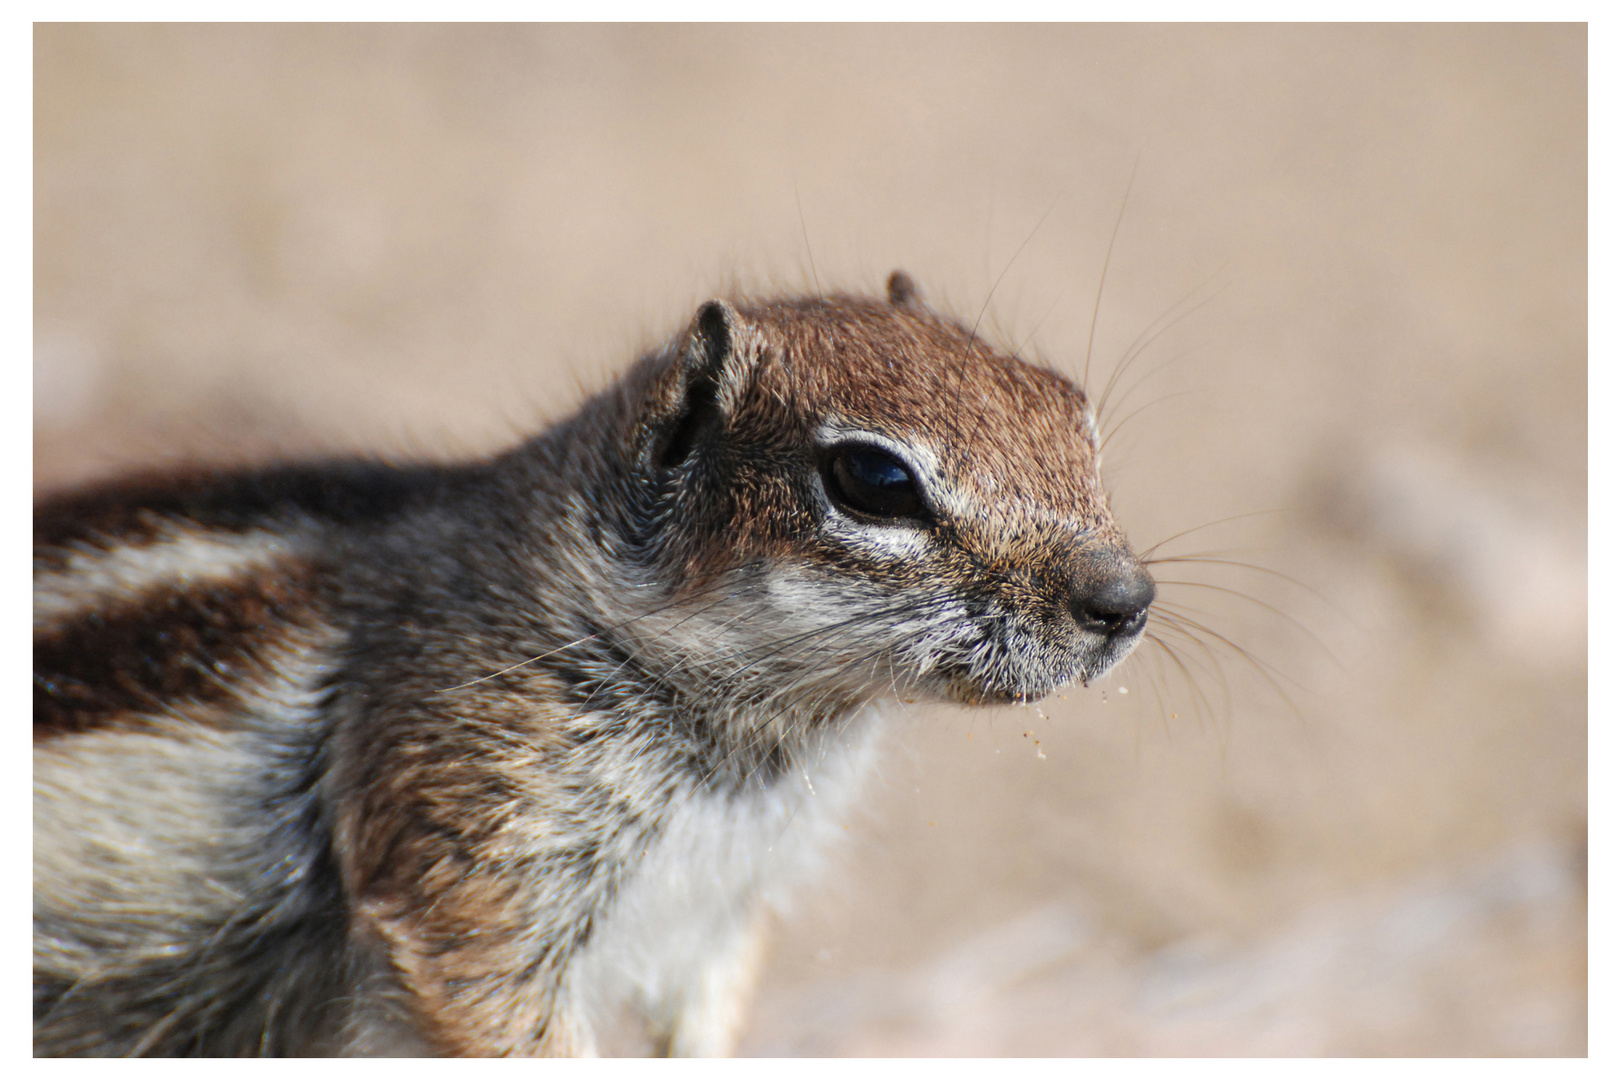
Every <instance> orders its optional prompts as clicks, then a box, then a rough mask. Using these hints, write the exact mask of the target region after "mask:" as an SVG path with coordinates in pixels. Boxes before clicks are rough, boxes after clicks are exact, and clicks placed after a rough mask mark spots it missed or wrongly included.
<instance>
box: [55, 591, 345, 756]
mask: <svg viewBox="0 0 1620 1080" xmlns="http://www.w3.org/2000/svg"><path fill="white" fill-rule="evenodd" d="M319 591H320V578H319V577H318V575H317V573H316V571H315V569H314V568H313V567H311V566H310V565H309V564H308V563H303V562H293V561H288V562H283V563H279V564H275V565H273V566H270V567H267V568H264V569H262V570H258V571H255V572H253V573H252V574H250V575H245V576H243V577H239V578H233V579H230V580H227V581H222V582H216V583H212V584H198V585H193V586H191V587H189V588H173V589H163V590H159V591H156V592H151V593H146V594H144V595H142V596H140V597H137V598H133V599H131V600H130V601H128V602H127V603H124V604H109V605H107V606H105V607H103V608H100V609H97V610H92V611H86V612H85V613H83V614H82V615H80V616H79V617H77V618H75V619H72V620H69V621H66V622H63V623H60V624H57V625H55V626H52V627H51V628H49V629H48V630H44V631H40V632H37V633H36V634H35V636H34V739H35V741H39V740H43V739H52V738H57V737H59V736H63V735H74V734H79V733H82V732H86V731H92V730H95V729H96V728H100V727H103V726H106V725H108V724H109V723H115V722H116V723H140V722H141V720H140V719H139V717H140V714H143V713H145V714H156V715H169V714H173V713H175V712H176V711H180V710H183V709H184V708H185V707H186V706H187V705H228V704H231V703H233V702H235V701H237V700H239V697H238V695H239V691H240V689H241V688H242V686H243V684H244V683H247V682H251V681H255V680H263V679H270V678H274V677H275V674H276V673H275V671H274V669H273V667H272V665H271V664H270V663H269V662H268V658H267V652H268V650H269V649H270V648H271V647H272V646H274V645H277V644H280V643H285V644H289V645H290V644H293V643H294V641H295V638H296V636H297V634H298V631H300V630H307V629H310V628H313V627H314V626H315V625H316V623H317V620H318V619H319V617H320V612H319V599H320V598H319Z"/></svg>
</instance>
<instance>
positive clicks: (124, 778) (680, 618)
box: [34, 272, 1154, 1055]
mask: <svg viewBox="0 0 1620 1080" xmlns="http://www.w3.org/2000/svg"><path fill="white" fill-rule="evenodd" d="M1097 458H1098V436H1097V430H1096V426H1095V421H1094V417H1093V412H1092V409H1091V407H1090V405H1089V403H1088V401H1087V398H1086V396H1085V394H1084V393H1083V392H1082V391H1081V390H1080V389H1079V388H1077V387H1075V386H1074V385H1072V384H1071V383H1070V382H1069V381H1068V380H1066V379H1064V378H1063V377H1062V376H1060V375H1058V374H1056V373H1055V372H1053V371H1051V370H1048V369H1046V368H1042V367H1038V366H1035V365H1032V364H1030V363H1026V362H1024V361H1022V360H1019V359H1015V358H1014V357H1012V356H1009V355H1006V354H1005V353H1002V352H1000V351H997V350H995V349H993V348H991V347H990V346H989V345H987V344H986V343H985V342H984V341H982V340H980V339H979V338H978V337H977V335H976V334H975V333H973V332H972V331H970V330H969V329H968V328H966V327H965V326H963V325H961V324H959V323H958V322H956V321H954V320H952V319H950V318H947V317H944V316H941V315H939V314H936V313H935V312H934V311H932V310H931V309H930V308H929V307H928V306H926V305H925V304H924V303H923V302H922V301H921V300H920V298H919V297H918V294H917V291H916V287H915V286H914V284H913V283H912V282H911V279H910V278H908V277H907V276H906V275H904V274H903V273H900V272H896V273H895V274H894V275H893V276H892V277H891V278H890V280H889V283H888V295H887V297H886V299H868V298H861V297H856V296H847V295H838V296H829V297H825V298H822V297H801V298H797V299H778V300H769V301H763V302H743V301H737V302H735V303H732V302H726V301H719V300H716V301H711V302H709V303H706V304H704V305H703V306H702V307H700V308H699V309H698V311H697V313H696V315H695V317H694V318H693V320H692V322H691V324H690V327H689V328H688V329H687V330H686V331H685V332H684V333H682V334H680V335H678V336H677V337H676V338H674V339H673V340H671V341H670V342H669V343H667V344H666V345H665V346H663V347H662V348H659V349H657V350H655V351H653V352H652V353H650V354H649V355H647V356H645V357H644V358H642V359H641V360H640V361H639V362H638V363H636V364H635V365H634V366H633V367H632V368H631V369H630V370H629V372H628V373H627V374H626V375H625V376H624V377H623V378H622V379H620V380H619V381H618V382H617V383H615V384H613V385H611V386H610V387H608V388H607V389H606V390H605V391H603V392H601V393H600V394H598V395H596V396H595V397H593V398H591V399H590V400H589V401H587V402H586V403H585V404H584V406H583V407H582V408H580V410H579V411H578V412H577V413H576V414H574V415H573V416H572V417H571V418H570V419H567V420H564V421H562V422H561V423H558V424H557V425H555V426H554V427H552V428H550V429H549V430H547V431H545V432H543V433H542V434H540V435H538V436H536V437H534V438H533V439H531V440H530V441H528V442H526V443H524V444H522V445H521V446H519V447H517V448H516V449H514V450H512V451H510V452H508V453H505V454H503V455H500V456H496V457H493V458H490V459H487V460H480V461H476V462H473V463H471V464H455V465H412V466H391V465H385V464H380V463H374V462H369V461H365V460H358V459H356V460H338V461H321V462H315V463H309V464H288V465H281V466H275V467H269V468H263V469H259V470H257V471H235V472H210V471H207V470H196V471H191V472H185V473H172V474H168V475H154V476H145V477H137V478H134V479H129V480H125V481H122V482H115V483H112V484H110V485H105V486H102V487H99V488H92V489H90V490H86V491H81V492H76V493H68V494H65V495H62V496H59V497H55V498H51V499H47V500H46V501H44V502H43V503H42V504H41V505H39V506H38V507H37V508H36V510H35V517H34V567H35V570H34V574H35V577H34V587H35V594H34V595H35V600H34V686H35V690H34V694H35V696H34V783H35V802H34V860H35V861H34V1000H35V1027H34V1032H35V1034H34V1038H35V1052H36V1053H39V1054H209V1055H222V1054H319V1053H325V1054H345V1053H347V1054H387V1053H395V1054H400V1053H407V1054H448V1055H506V1054H514V1055H528V1054H591V1053H617V1052H629V1051H639V1052H654V1053H671V1054H698V1055H701V1054H720V1053H724V1052H727V1051H728V1050H729V1049H730V1048H731V1046H732V1044H733V1041H734V1039H735V1037H736V1035H737V1032H738V1028H739V1025H740V1022H741V1019H742V1009H743V1005H744V1002H745V1000H746V997H747V994H748V990H749V988H750V985H751V983H752V981H753V978H754V975H755V972H756V970H757V968H758V966H759V963H760V957H761V955H762V948H763V944H762V934H763V929H764V925H765V918H766V915H767V913H768V912H769V911H770V910H772V908H773V906H775V905H779V904H780V903H782V902H783V901H784V899H785V897H786V895H787V893H788V892H789V891H790V890H791V889H792V888H793V887H794V886H795V885H796V884H797V883H798V882H799V881H800V879H802V878H803V877H804V876H805V874H806V872H807V870H808V868H809V867H811V866H812V865H813V863H814V861H815V853H816V851H818V850H819V849H820V848H821V846H822V844H823V842H824V840H825V839H826V838H827V837H828V835H830V833H831V831H832V830H834V829H836V827H837V822H838V821H839V818H840V816H841V815H843V814H844V813H845V812H846V810H847V809H848V807H849V805H850V801H851V800H852V799H853V798H854V796H855V795H856V793H857V791H858V789H859V786H860V780H861V777H862V774H863V773H864V772H865V771H866V770H867V767H868V765H869V764H870V763H871V759H872V757H873V754H874V739H875V733H876V732H877V731H878V730H879V729H880V727H881V719H880V717H881V714H882V712H883V711H884V708H885V703H887V702H893V701H896V700H903V701H913V700H918V699H926V700H936V701H938V700H943V701H949V702H956V703H960V704H965V705H989V704H998V703H1008V702H1025V701H1033V700H1036V699H1038V698H1040V697H1042V696H1043V695H1045V694H1048V693H1050V692H1051V691H1053V690H1054V689H1056V688H1058V687H1061V686H1064V685H1065V684H1069V683H1071V682H1074V681H1076V680H1078V681H1080V682H1086V681H1089V680H1093V679H1095V678H1097V677H1098V676H1100V675H1101V674H1103V673H1104V672H1106V671H1108V670H1109V669H1110V668H1111V667H1112V666H1113V665H1115V664H1117V663H1118V662H1119V661H1120V660H1121V659H1122V658H1123V657H1124V656H1125V655H1126V654H1127V653H1129V652H1130V651H1131V649H1132V648H1133V646H1134V645H1135V644H1136V642H1137V641H1138V639H1139V638H1140V637H1141V635H1142V633H1143V627H1144V625H1145V622H1146V620H1147V613H1148V608H1149V605H1150V604H1151V603H1152V601H1153V599H1154V583H1153V579H1152V578H1151V577H1150V576H1149V575H1148V573H1147V572H1146V571H1145V570H1144V569H1143V567H1142V565H1141V564H1140V563H1139V562H1138V560H1137V559H1136V557H1135V556H1134V555H1133V554H1132V552H1131V549H1130V547H1129V546H1128V544H1127V542H1126V539H1125V536H1124V535H1123V533H1122V532H1121V530H1120V529H1119V527H1118V526H1117V525H1116V524H1115V522H1114V520H1113V518H1112V516H1111V515H1110V512H1109V508H1108V500H1107V497H1106V495H1105V493H1104V490H1103V486H1102V483H1101V481H1100V479H1099V476H1098V469H1097Z"/></svg>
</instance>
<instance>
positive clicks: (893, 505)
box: [827, 445, 926, 518]
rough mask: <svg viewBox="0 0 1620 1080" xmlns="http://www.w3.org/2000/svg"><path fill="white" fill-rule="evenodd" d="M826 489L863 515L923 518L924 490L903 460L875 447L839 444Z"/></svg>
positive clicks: (833, 454)
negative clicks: (919, 486) (920, 489)
mask: <svg viewBox="0 0 1620 1080" xmlns="http://www.w3.org/2000/svg"><path fill="white" fill-rule="evenodd" d="M827 492H828V494H830V495H831V496H832V497H833V499H834V500H835V501H837V503H838V504H839V505H840V506H841V507H843V508H844V509H846V510H852V511H854V512H855V513H856V514H858V515H861V516H864V517H874V518H902V517H911V518H920V517H924V516H926V515H925V513H924V510H923V501H922V493H921V492H920V491H919V490H918V488H917V479H916V477H914V476H912V475H911V470H910V469H908V468H906V465H905V463H904V462H902V461H901V460H900V459H899V458H897V457H895V456H894V455H893V454H891V453H889V452H888V451H886V450H879V449H878V448H877V447H874V446H860V445H857V446H840V447H838V448H836V449H835V450H834V451H833V452H832V456H831V457H830V458H829V459H828V463H827Z"/></svg>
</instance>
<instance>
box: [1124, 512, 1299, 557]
mask: <svg viewBox="0 0 1620 1080" xmlns="http://www.w3.org/2000/svg"><path fill="white" fill-rule="evenodd" d="M1283 513H1287V511H1286V510H1282V509H1276V510H1251V511H1249V512H1248V513H1246V514H1233V515H1232V516H1231V517H1224V518H1220V519H1219V520H1216V521H1211V522H1207V523H1205V524H1203V525H1195V526H1193V527H1192V528H1190V529H1183V530H1182V531H1181V532H1178V533H1176V534H1175V535H1174V536H1167V537H1165V538H1164V539H1163V540H1160V541H1159V542H1158V543H1157V544H1154V545H1153V546H1152V547H1150V548H1148V549H1147V550H1145V551H1142V552H1140V553H1138V555H1137V559H1138V560H1140V561H1144V562H1145V561H1146V560H1147V559H1149V558H1151V557H1152V555H1153V553H1154V552H1155V551H1158V550H1159V549H1160V548H1162V547H1164V545H1166V544H1168V543H1170V542H1171V541H1173V540H1180V539H1181V538H1182V537H1183V536H1191V535H1192V534H1193V533H1195V532H1201V531H1203V530H1204V529H1213V528H1214V527H1215V526H1217V525H1225V524H1227V523H1229V522H1233V521H1241V520H1243V519H1244V518H1251V517H1259V516H1260V515H1262V514H1283Z"/></svg>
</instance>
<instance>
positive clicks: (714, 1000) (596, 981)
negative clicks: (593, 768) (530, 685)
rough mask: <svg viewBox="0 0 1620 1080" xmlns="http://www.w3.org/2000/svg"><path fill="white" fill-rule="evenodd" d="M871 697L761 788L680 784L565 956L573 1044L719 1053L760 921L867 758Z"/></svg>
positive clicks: (815, 852)
mask: <svg viewBox="0 0 1620 1080" xmlns="http://www.w3.org/2000/svg"><path fill="white" fill-rule="evenodd" d="M879 712H880V707H878V706H871V707H868V708H867V709H865V710H863V711H862V712H861V713H859V714H857V715H856V716H854V717H852V718H851V719H850V721H849V722H847V723H846V724H844V725H841V726H840V728H839V729H838V730H835V731H828V732H826V733H825V734H824V735H822V736H821V737H819V738H818V739H817V740H816V741H815V742H814V743H812V745H810V746H808V747H806V748H805V751H804V752H803V753H802V754H801V755H799V757H798V761H797V762H796V765H795V768H794V769H793V770H792V771H791V772H789V773H788V774H787V775H784V776H783V777H781V778H780V779H779V780H778V781H777V782H776V783H775V784H773V785H771V786H770V787H768V788H766V789H765V790H758V789H755V790H752V791H748V792H744V793H742V794H737V795H717V794H713V793H709V792H700V791H697V790H691V791H689V792H687V793H686V795H685V797H684V798H682V799H679V800H677V803H676V804H675V805H673V806H671V808H670V810H669V812H668V815H667V817H666V818H665V821H664V825H663V827H662V829H661V830H660V832H659V834H658V836H657V837H656V838H655V839H654V840H652V841H651V842H650V843H649V845H648V846H647V848H646V850H645V852H644V854H643V857H642V858H641V860H640V861H639V862H638V863H637V865H636V868H635V869H634V870H633V871H632V872H631V874H630V875H629V877H628V879H627V880H626V881H625V882H624V884H623V885H622V886H621V887H620V889H619V890H618V893H617V895H616V897H615V900H614V903H613V905H612V907H611V909H610V910H609V912H608V914H607V916H606V917H605V918H604V919H602V920H601V921H600V922H599V923H598V925H597V926H596V927H594V928H593V931H592V934H591V939H590V943H589V944H588V945H587V946H586V947H585V949H584V950H583V951H582V952H581V953H580V954H579V955H578V956H577V957H575V958H574V960H573V962H572V963H571V964H570V965H569V971H568V975H567V976H566V983H565V997H566V999H567V1000H568V1001H569V1003H570V1005H571V1008H570V1009H569V1011H570V1012H571V1013H572V1014H573V1018H574V1023H575V1025H576V1027H577V1035H576V1037H577V1038H578V1039H579V1041H580V1045H581V1047H582V1048H584V1049H587V1051H589V1050H594V1051H596V1052H598V1053H603V1054H620V1053H634V1052H643V1053H644V1052H646V1051H647V1050H648V1049H651V1050H653V1051H655V1052H656V1051H659V1050H663V1051H666V1052H673V1053H675V1054H679V1055H699V1056H704V1055H715V1054H723V1053H726V1052H728V1051H729V1050H730V1048H731V1044H732V1042H733V1040H734V1039H735V1037H736V1033H737V1029H738V1027H739V1026H740V1022H741V1019H742V1014H741V1007H742V1003H743V1000H744V998H745V997H746V994H747V991H748V989H749V988H750V986H751V984H752V982H753V980H754V976H755V974H756V970H757V967H758V962H759V959H760V952H761V946H762V944H763V942H762V934H763V931H764V925H763V923H764V920H765V919H766V918H767V916H768V913H769V912H770V911H771V910H773V909H774V910H781V909H782V908H783V907H785V906H786V904H787V902H788V899H789V893H790V891H791V890H792V888H793V887H794V886H795V885H796V884H798V883H799V882H801V881H802V880H803V879H804V878H806V877H807V876H809V874H810V873H811V872H813V871H814V869H815V866H816V863H817V862H818V861H819V859H820V857H821V855H822V853H823V852H824V851H825V849H826V846H827V844H828V842H829V841H830V840H831V838H832V837H833V836H834V835H836V834H839V833H841V832H842V826H843V825H845V824H848V820H847V816H848V814H849V813H850V811H851V807H852V803H853V801H854V796H856V795H857V794H858V791H859V789H860V787H861V781H862V780H863V779H864V777H865V775H866V773H867V772H869V771H870V767H871V765H872V763H873V761H874V759H875V758H876V756H877V753H878V744H879V742H880V740H881V738H882V727H883V725H882V724H881V722H880V716H879V715H878V714H879Z"/></svg>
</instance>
